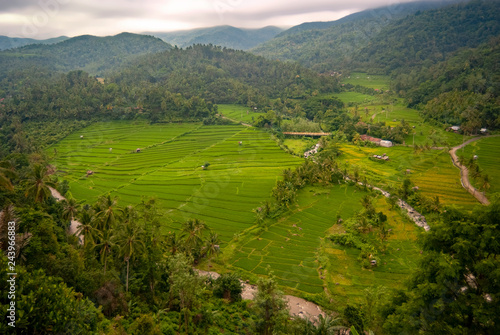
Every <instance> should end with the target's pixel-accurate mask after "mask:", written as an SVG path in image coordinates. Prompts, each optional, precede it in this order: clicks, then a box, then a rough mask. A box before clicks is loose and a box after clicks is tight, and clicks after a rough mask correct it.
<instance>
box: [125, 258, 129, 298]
mask: <svg viewBox="0 0 500 335" xmlns="http://www.w3.org/2000/svg"><path fill="white" fill-rule="evenodd" d="M129 265H130V259H127V281H126V284H125V291H126V292H128V271H129Z"/></svg>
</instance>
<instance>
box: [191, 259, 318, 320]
mask: <svg viewBox="0 0 500 335" xmlns="http://www.w3.org/2000/svg"><path fill="white" fill-rule="evenodd" d="M195 271H196V272H198V274H199V275H200V276H208V277H210V278H212V279H217V278H219V277H220V274H219V273H217V272H214V271H203V270H198V269H195ZM240 282H241V284H242V286H243V292H242V293H241V297H242V298H243V299H245V300H253V299H254V295H255V293H257V287H256V286H255V285H250V284H249V283H247V282H244V281H241V280H240ZM284 298H285V299H286V301H287V302H288V310H289V311H290V314H291V315H293V316H299V317H301V318H308V319H310V320H311V321H313V322H315V321H317V320H318V319H319V316H320V315H322V316H323V317H324V316H325V313H324V312H323V311H322V310H321V308H320V307H319V306H318V305H316V304H315V303H312V302H310V301H307V300H305V299H302V298H299V297H296V296H293V295H285V296H284Z"/></svg>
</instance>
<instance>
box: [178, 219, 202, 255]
mask: <svg viewBox="0 0 500 335" xmlns="http://www.w3.org/2000/svg"><path fill="white" fill-rule="evenodd" d="M206 229H207V225H206V223H205V222H204V221H201V220H198V219H188V220H187V221H186V222H184V224H183V226H182V232H183V233H184V236H185V238H186V239H185V241H184V247H185V248H186V250H187V251H189V252H190V253H194V252H193V251H195V250H196V249H197V248H198V247H200V246H201V244H202V241H203V232H204V231H205V230H206Z"/></svg>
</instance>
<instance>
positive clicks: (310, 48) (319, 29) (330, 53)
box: [250, 1, 450, 72]
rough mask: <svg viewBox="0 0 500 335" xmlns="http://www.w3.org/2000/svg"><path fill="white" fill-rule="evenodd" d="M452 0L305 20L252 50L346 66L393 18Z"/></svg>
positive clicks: (319, 66) (320, 65)
mask: <svg viewBox="0 0 500 335" xmlns="http://www.w3.org/2000/svg"><path fill="white" fill-rule="evenodd" d="M449 3H450V1H436V2H415V3H400V4H396V5H392V6H387V7H381V8H377V9H371V10H366V11H362V12H359V13H355V14H352V15H349V16H347V17H344V18H342V19H340V20H337V21H332V22H311V23H304V24H301V25H298V26H295V27H292V28H290V29H288V30H287V31H285V32H283V33H281V34H280V35H278V36H277V37H275V38H274V39H272V40H270V41H268V42H266V43H263V44H261V45H258V46H257V47H255V48H253V49H251V50H250V51H251V52H253V53H255V54H257V55H261V56H264V57H266V58H271V59H279V60H292V61H298V62H299V63H300V64H302V65H304V66H307V67H310V68H312V69H314V70H316V71H319V72H329V71H332V70H339V69H343V68H345V67H346V66H347V65H349V64H350V63H351V62H352V58H353V57H354V56H355V55H356V53H357V52H358V51H359V49H360V48H362V47H364V46H366V45H367V44H368V43H369V41H370V40H371V38H373V37H374V36H376V35H377V34H378V33H379V32H380V31H381V30H382V28H383V27H385V26H386V25H388V24H389V23H390V22H392V21H394V20H397V19H401V18H404V17H406V16H408V15H410V14H413V13H416V12H418V11H422V10H427V9H430V8H437V7H441V6H445V5H447V4H449Z"/></svg>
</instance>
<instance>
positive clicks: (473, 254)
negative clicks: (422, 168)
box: [383, 202, 500, 334]
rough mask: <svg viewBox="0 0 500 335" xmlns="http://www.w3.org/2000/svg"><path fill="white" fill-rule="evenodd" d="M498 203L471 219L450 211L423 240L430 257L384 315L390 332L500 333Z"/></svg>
mask: <svg viewBox="0 0 500 335" xmlns="http://www.w3.org/2000/svg"><path fill="white" fill-rule="evenodd" d="M499 215H500V204H499V203H498V202H496V203H494V204H492V205H490V206H489V207H485V208H477V209H476V210H475V211H474V212H473V213H472V214H466V213H463V212H460V211H458V210H456V209H450V208H448V209H447V211H446V213H444V214H443V215H442V216H441V222H440V224H438V225H435V226H433V228H432V230H431V231H430V232H429V233H427V234H426V235H425V236H424V239H423V247H424V252H425V257H424V258H423V259H422V261H421V263H420V265H419V267H418V270H417V271H416V272H415V274H414V275H413V276H412V278H411V280H410V282H409V283H408V285H407V290H408V291H407V292H405V293H396V294H394V295H393V297H392V302H391V304H390V305H389V306H388V308H387V309H386V310H385V313H386V314H385V315H384V316H383V317H385V318H387V321H386V322H385V324H384V328H385V330H386V331H387V332H388V333H407V334H417V333H420V332H426V333H430V334H438V333H442V332H446V333H450V334H459V333H463V332H467V333H476V334H493V333H496V332H498V330H499V328H498V327H499V324H500V323H499V319H498V316H499V315H500V314H499V310H498V304H497V303H496V300H497V299H498V297H497V293H496V292H498V290H499V286H498V282H499V281H498V271H496V269H498V267H499V265H500V264H499V256H498V255H499V253H500V247H499V244H498V242H497V240H498V238H499V236H498V234H499V230H498V222H500V221H499V220H500V216H499Z"/></svg>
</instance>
